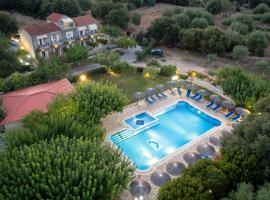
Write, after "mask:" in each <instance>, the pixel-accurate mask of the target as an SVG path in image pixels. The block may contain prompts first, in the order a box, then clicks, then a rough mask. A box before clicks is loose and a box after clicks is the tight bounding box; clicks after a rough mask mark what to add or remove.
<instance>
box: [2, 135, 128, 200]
mask: <svg viewBox="0 0 270 200" xmlns="http://www.w3.org/2000/svg"><path fill="white" fill-rule="evenodd" d="M0 161H1V162H0V169H1V173H0V184H1V185H2V187H1V188H0V195H1V197H2V198H4V199H20V198H21V197H22V196H23V198H25V199H32V198H33V196H35V198H39V199H114V198H115V196H116V195H117V194H118V193H119V192H122V191H123V190H124V189H125V187H126V185H127V184H128V182H129V181H130V179H129V175H130V172H131V169H129V168H128V167H127V164H128V162H127V161H125V160H124V159H123V157H122V156H121V155H120V153H118V152H115V151H112V150H111V148H110V147H108V146H105V145H102V144H100V143H99V142H91V141H90V140H83V139H75V138H74V139H68V138H65V137H63V136H62V137H58V138H56V139H53V140H51V141H49V142H47V141H41V142H40V143H37V144H33V145H31V146H30V147H28V146H22V147H20V148H14V149H10V150H7V151H4V152H1V157H0ZM115 166H117V167H115Z"/></svg>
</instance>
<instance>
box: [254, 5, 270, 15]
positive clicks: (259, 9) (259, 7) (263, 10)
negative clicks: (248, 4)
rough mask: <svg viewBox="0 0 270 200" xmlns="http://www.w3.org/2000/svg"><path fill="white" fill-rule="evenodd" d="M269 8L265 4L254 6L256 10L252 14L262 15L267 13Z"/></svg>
mask: <svg viewBox="0 0 270 200" xmlns="http://www.w3.org/2000/svg"><path fill="white" fill-rule="evenodd" d="M269 11H270V8H269V6H268V5H267V4H265V3H260V4H259V5H257V6H256V8H255V9H254V11H253V13H254V14H263V13H266V12H269Z"/></svg>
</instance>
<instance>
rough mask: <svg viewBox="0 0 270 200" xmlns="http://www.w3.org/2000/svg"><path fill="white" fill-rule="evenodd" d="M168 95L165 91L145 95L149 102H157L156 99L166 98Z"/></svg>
mask: <svg viewBox="0 0 270 200" xmlns="http://www.w3.org/2000/svg"><path fill="white" fill-rule="evenodd" d="M166 97H167V95H166V94H164V93H163V92H160V93H156V94H153V95H151V96H146V97H145V100H146V102H147V103H148V104H153V103H155V102H156V101H158V100H160V99H164V98H166Z"/></svg>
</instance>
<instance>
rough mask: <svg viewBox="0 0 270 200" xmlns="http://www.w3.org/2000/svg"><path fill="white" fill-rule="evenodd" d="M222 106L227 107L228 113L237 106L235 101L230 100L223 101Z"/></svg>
mask: <svg viewBox="0 0 270 200" xmlns="http://www.w3.org/2000/svg"><path fill="white" fill-rule="evenodd" d="M222 106H223V107H225V108H226V113H227V112H228V110H232V109H234V108H235V103H234V102H232V101H229V100H224V101H222Z"/></svg>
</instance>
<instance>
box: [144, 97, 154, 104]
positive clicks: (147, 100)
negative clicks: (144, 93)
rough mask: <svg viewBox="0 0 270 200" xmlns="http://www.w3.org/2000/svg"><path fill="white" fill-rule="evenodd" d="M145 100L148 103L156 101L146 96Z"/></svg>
mask: <svg viewBox="0 0 270 200" xmlns="http://www.w3.org/2000/svg"><path fill="white" fill-rule="evenodd" d="M145 100H146V102H147V103H148V104H153V103H154V101H153V100H152V99H151V98H150V97H146V98H145Z"/></svg>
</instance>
